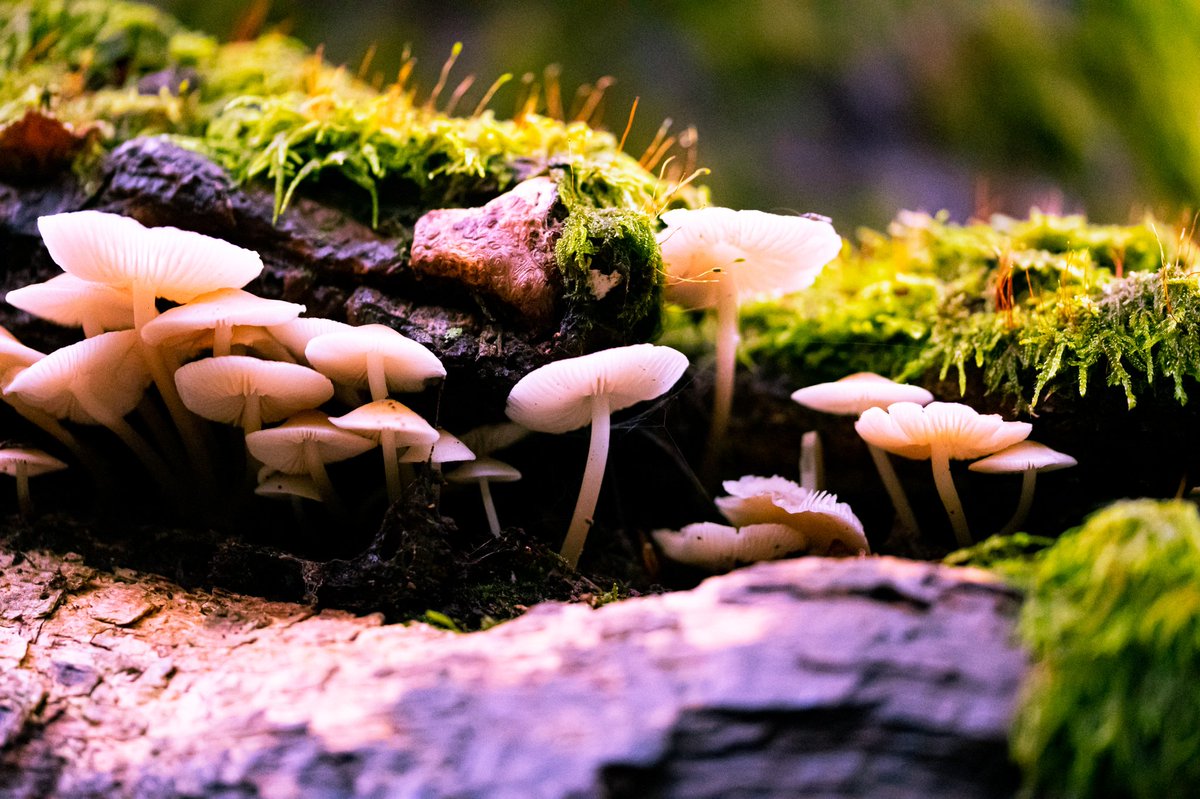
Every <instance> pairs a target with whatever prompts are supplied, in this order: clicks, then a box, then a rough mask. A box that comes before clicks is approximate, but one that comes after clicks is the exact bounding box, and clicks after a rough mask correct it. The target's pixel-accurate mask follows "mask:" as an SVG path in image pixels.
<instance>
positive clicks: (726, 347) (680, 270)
mask: <svg viewBox="0 0 1200 799" xmlns="http://www.w3.org/2000/svg"><path fill="white" fill-rule="evenodd" d="M662 221H663V222H664V223H665V224H666V228H665V229H664V230H663V231H662V232H661V233H659V235H658V242H659V245H660V246H661V248H662V257H663V264H664V266H665V267H666V271H667V286H666V295H667V298H668V299H670V300H672V301H673V302H677V303H679V304H681V305H684V306H686V307H690V308H713V307H715V308H716V309H717V373H716V382H715V385H714V388H713V415H712V428H711V431H710V434H709V444H708V454H707V457H706V461H707V463H706V466H705V472H707V473H709V476H710V477H711V476H712V475H713V474H715V468H716V461H717V458H718V456H719V453H720V448H721V447H722V446H723V439H724V437H725V431H726V429H727V428H728V425H729V414H730V410H731V408H732V405H733V383H734V369H735V365H736V355H737V344H738V306H739V304H740V303H741V302H742V301H743V300H746V299H749V298H766V297H774V296H779V295H781V294H785V293H788V292H793V291H799V290H800V289H803V288H807V287H808V286H809V285H811V284H812V282H813V280H815V279H816V276H817V274H818V273H819V272H820V271H821V269H822V268H824V266H825V264H827V263H829V262H830V261H831V260H833V259H834V258H835V257H837V254H838V251H839V250H841V247H842V240H841V237H840V236H838V234H837V233H836V232H835V231H834V229H833V226H832V225H830V224H829V222H828V221H827V220H820V219H814V218H811V217H806V216H780V215H776V214H766V213H762V212H761V211H732V210H730V209H728V208H701V209H698V210H687V209H676V210H673V211H667V212H666V213H664V214H663V215H662Z"/></svg>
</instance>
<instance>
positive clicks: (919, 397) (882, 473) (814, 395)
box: [792, 372, 933, 534]
mask: <svg viewBox="0 0 1200 799" xmlns="http://www.w3.org/2000/svg"><path fill="white" fill-rule="evenodd" d="M792 400H793V401H794V402H797V403H799V404H800V405H803V406H804V407H805V408H811V409H812V410H814V411H820V412H821V413H830V414H838V415H843V416H859V415H861V414H862V413H863V411H865V410H867V409H868V408H886V407H887V406H888V405H891V404H892V403H893V402H915V403H917V404H918V405H927V404H929V403H930V402H932V401H933V394H930V393H929V392H928V391H926V390H925V389H923V388H921V387H920V386H910V385H906V384H904V383H897V382H895V381H893V380H889V379H888V378H886V377H884V376H883V375H877V374H874V373H872V372H856V373H855V374H852V375H848V376H846V377H843V378H842V379H841V380H835V381H833V382H832V383H817V384H816V385H812V386H805V387H804V388H801V389H797V390H796V391H793V392H792ZM866 444H867V451H868V452H870V453H871V460H872V461H874V463H875V469H876V471H878V472H879V479H880V480H882V481H883V486H884V488H885V489H887V493H888V498H889V499H891V501H892V507H893V508H894V509H895V511H896V516H897V517H898V518H899V519H900V524H901V526H903V527H904V529H906V530H907V531H908V532H910V533H914V534H915V533H917V532H918V531H919V530H920V528H919V527H918V526H917V517H916V515H915V514H914V513H913V511H912V506H911V505H910V504H909V502H908V497H907V496H906V495H905V493H904V487H903V486H902V485H901V484H900V478H899V477H897V476H896V470H895V469H894V468H892V462H891V461H890V460H888V456H887V453H885V452H884V451H883V450H882V449H880V448H879V447H877V446H875V445H874V444H872V443H871V442H870V441H867V442H866Z"/></svg>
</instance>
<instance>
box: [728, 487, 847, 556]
mask: <svg viewBox="0 0 1200 799" xmlns="http://www.w3.org/2000/svg"><path fill="white" fill-rule="evenodd" d="M723 486H724V488H725V490H726V491H728V492H729V495H728V496H724V497H717V498H716V500H715V502H716V505H717V509H718V510H720V511H721V514H722V515H723V516H724V517H725V518H726V519H728V520H729V522H730V523H731V524H733V525H736V526H737V527H746V526H749V525H752V524H786V525H787V526H789V527H791V528H793V529H795V530H798V531H800V532H801V533H803V534H804V536H805V538H806V539H807V540H808V551H810V552H812V553H814V554H818V555H827V554H834V553H836V552H837V551H839V550H844V551H846V552H850V553H852V554H858V553H865V552H869V551H870V545H869V544H868V543H867V536H866V534H865V533H864V532H863V526H862V522H861V521H859V519H858V517H857V516H855V515H854V511H852V510H851V509H850V506H849V505H847V504H846V503H844V502H838V501H837V497H836V496H834V495H833V494H830V493H827V492H825V491H809V490H807V489H805V488H803V487H802V486H800V485H797V484H796V483H794V482H792V481H791V480H788V479H786V478H783V477H779V476H778V475H776V476H774V477H758V476H754V475H747V476H745V477H742V478H740V479H737V480H726V481H725V482H724V483H723Z"/></svg>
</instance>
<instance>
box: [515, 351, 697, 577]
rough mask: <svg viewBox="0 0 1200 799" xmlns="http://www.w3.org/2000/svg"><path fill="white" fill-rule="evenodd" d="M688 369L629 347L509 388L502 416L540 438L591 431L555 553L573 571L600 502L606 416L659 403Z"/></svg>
mask: <svg viewBox="0 0 1200 799" xmlns="http://www.w3.org/2000/svg"><path fill="white" fill-rule="evenodd" d="M687 366H688V360H687V357H686V356H685V355H683V353H681V352H677V351H676V350H673V349H671V348H670V347H661V346H656V345H654V344H633V345H630V346H627V347H614V348H613V349H609V350H603V351H601V352H594V353H591V354H589V355H581V356H579V357H577V358H567V359H565V360H561V361H555V362H553V363H549V364H546V365H545V366H542V367H540V368H538V369H535V370H533V371H532V372H530V373H529V374H527V375H525V376H524V377H523V378H521V379H520V380H519V381H518V382H517V384H516V385H515V386H513V388H512V391H511V392H510V393H509V395H508V403H507V405H506V407H505V413H507V414H508V418H510V419H512V420H513V421H514V422H516V423H517V424H520V425H522V426H524V427H527V428H529V429H530V430H536V431H538V432H542V433H566V432H569V431H571V430H578V429H579V428H581V427H585V426H587V425H589V424H590V425H591V426H592V434H591V442H590V445H589V447H588V456H587V465H586V467H585V468H584V472H583V480H582V482H581V484H580V487H579V499H578V501H577V502H576V503H575V512H574V513H573V514H572V516H571V524H570V526H569V527H568V528H567V535H566V538H565V540H564V541H563V546H562V550H561V553H560V554H561V555H562V556H563V558H564V559H565V560H566V561H567V562H568V563H569V564H571V566H572V567H574V566H575V565H576V564H577V563H578V562H579V555H580V553H581V552H583V545H584V542H585V541H586V540H587V534H588V530H589V529H590V528H591V525H592V518H591V517H592V514H593V513H594V512H595V510H596V501H597V500H598V499H599V497H600V485H601V483H602V482H603V480H604V467H605V464H606V462H607V460H608V440H609V423H610V415H611V414H612V413H613V412H614V411H619V410H621V409H623V408H627V407H629V406H630V405H633V404H634V403H637V402H642V401H644V400H651V399H656V398H658V397H661V396H662V395H663V394H665V393H667V391H668V390H670V388H671V386H673V385H675V382H676V381H677V380H678V379H679V378H680V377H681V376H682V375H683V373H684V371H686V370H687Z"/></svg>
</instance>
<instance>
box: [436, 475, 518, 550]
mask: <svg viewBox="0 0 1200 799" xmlns="http://www.w3.org/2000/svg"><path fill="white" fill-rule="evenodd" d="M520 479H521V473H520V472H519V471H517V470H516V469H514V468H513V467H512V466H509V465H508V464H507V463H504V462H503V461H498V460H496V459H495V458H489V457H486V456H484V457H479V458H476V459H475V460H473V461H470V462H469V463H465V464H463V465H462V466H460V467H458V468H457V469H455V470H454V471H452V472H447V473H446V480H447V481H448V482H451V483H477V484H478V485H479V495H480V497H482V498H483V512H484V513H485V514H487V520H488V529H489V530H491V531H492V535H494V536H495V537H496V538H499V537H500V519H499V517H497V516H496V505H495V503H494V502H492V490H491V488H489V485H488V484H489V483H493V482H494V483H512V482H515V481H517V480H520Z"/></svg>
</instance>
